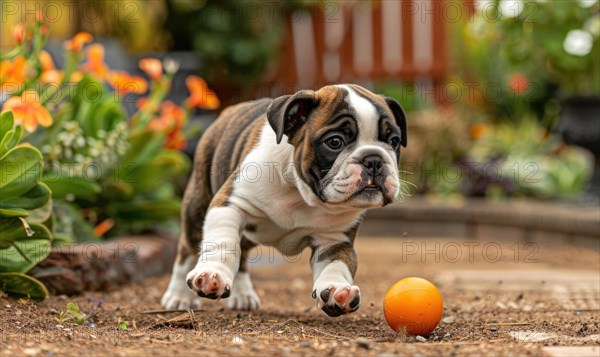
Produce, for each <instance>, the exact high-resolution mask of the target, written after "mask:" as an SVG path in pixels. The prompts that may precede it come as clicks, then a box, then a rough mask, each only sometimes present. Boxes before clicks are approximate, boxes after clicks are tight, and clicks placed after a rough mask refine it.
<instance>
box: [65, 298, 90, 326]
mask: <svg viewBox="0 0 600 357" xmlns="http://www.w3.org/2000/svg"><path fill="white" fill-rule="evenodd" d="M67 313H68V314H69V315H71V316H72V317H73V318H74V319H75V322H76V323H77V324H78V325H83V324H84V323H85V321H86V320H87V315H86V314H85V313H84V312H83V311H81V310H80V309H79V305H77V303H74V302H72V301H70V302H68V303H67Z"/></svg>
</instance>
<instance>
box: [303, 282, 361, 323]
mask: <svg viewBox="0 0 600 357" xmlns="http://www.w3.org/2000/svg"><path fill="white" fill-rule="evenodd" d="M312 297H313V299H315V300H317V306H319V308H321V310H323V311H324V312H325V313H326V314H327V315H329V316H331V317H336V316H340V315H344V314H348V313H351V312H354V311H356V310H358V308H359V306H360V289H359V288H358V286H356V285H352V286H350V285H344V284H330V285H329V286H328V287H326V288H324V289H323V288H319V287H317V288H315V289H314V290H313V293H312Z"/></svg>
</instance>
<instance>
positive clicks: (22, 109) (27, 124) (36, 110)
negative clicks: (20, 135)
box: [2, 89, 52, 133]
mask: <svg viewBox="0 0 600 357" xmlns="http://www.w3.org/2000/svg"><path fill="white" fill-rule="evenodd" d="M9 110H10V111H12V113H13V116H14V118H15V123H20V124H22V125H23V128H24V129H25V130H26V131H28V132H30V133H31V132H34V131H35V129H37V127H38V125H41V126H50V125H52V116H50V113H49V112H48V110H47V109H46V108H44V106H43V105H42V104H41V102H40V96H39V95H38V93H37V92H36V91H34V90H32V89H29V90H26V91H24V92H23V94H21V96H20V97H16V96H15V97H11V98H8V100H7V101H6V103H4V106H3V107H2V111H3V112H4V111H9Z"/></svg>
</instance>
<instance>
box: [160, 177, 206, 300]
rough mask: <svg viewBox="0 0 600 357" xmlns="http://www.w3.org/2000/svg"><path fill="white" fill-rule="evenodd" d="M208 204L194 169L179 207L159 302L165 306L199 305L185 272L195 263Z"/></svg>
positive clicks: (203, 188)
mask: <svg viewBox="0 0 600 357" xmlns="http://www.w3.org/2000/svg"><path fill="white" fill-rule="evenodd" d="M209 204H210V194H209V193H208V192H207V190H206V186H205V183H204V182H198V181H197V179H196V175H195V172H194V173H192V176H191V178H190V182H189V183H188V186H187V189H186V191H185V195H184V199H183V203H182V211H181V233H180V237H179V244H178V247H177V258H176V260H175V263H174V264H173V273H172V275H171V280H170V281H169V286H168V287H167V291H165V293H164V295H163V297H162V299H161V305H162V306H163V307H164V308H165V309H168V310H187V309H190V308H191V309H199V308H200V304H201V303H200V301H201V299H200V298H199V297H198V296H197V295H196V293H195V292H194V291H193V290H191V289H190V288H189V287H188V286H187V284H186V276H187V274H188V273H189V272H190V270H192V269H193V268H194V266H196V263H197V261H198V250H199V247H200V242H201V241H202V223H203V222H204V216H205V215H206V211H207V209H208V206H209Z"/></svg>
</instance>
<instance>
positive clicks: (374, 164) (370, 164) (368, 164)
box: [361, 155, 383, 177]
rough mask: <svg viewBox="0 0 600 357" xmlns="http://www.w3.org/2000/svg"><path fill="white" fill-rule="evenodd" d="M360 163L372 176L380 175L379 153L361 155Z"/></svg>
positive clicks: (381, 168)
mask: <svg viewBox="0 0 600 357" xmlns="http://www.w3.org/2000/svg"><path fill="white" fill-rule="evenodd" d="M361 164H362V165H363V166H364V167H365V169H367V172H369V173H370V174H371V175H372V176H373V177H375V176H377V175H381V172H382V171H383V159H382V158H381V156H379V155H367V156H365V157H363V159H362V161H361Z"/></svg>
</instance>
